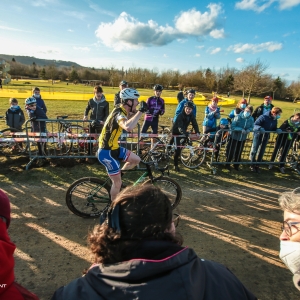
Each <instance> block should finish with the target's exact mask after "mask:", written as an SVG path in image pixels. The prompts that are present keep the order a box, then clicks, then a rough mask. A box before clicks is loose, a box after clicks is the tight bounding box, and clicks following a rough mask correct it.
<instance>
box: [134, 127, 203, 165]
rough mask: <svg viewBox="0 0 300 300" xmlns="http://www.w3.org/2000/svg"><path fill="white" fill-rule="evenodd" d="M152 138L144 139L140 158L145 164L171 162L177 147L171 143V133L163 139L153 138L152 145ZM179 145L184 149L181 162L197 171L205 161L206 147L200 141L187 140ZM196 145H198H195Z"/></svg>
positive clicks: (162, 137) (163, 136)
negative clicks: (149, 162)
mask: <svg viewBox="0 0 300 300" xmlns="http://www.w3.org/2000/svg"><path fill="white" fill-rule="evenodd" d="M149 139H150V138H142V139H141V141H140V143H141V142H142V143H144V146H142V147H140V157H141V160H142V161H143V162H148V161H154V162H156V163H157V164H158V163H159V162H160V161H169V159H170V158H171V157H172V156H173V155H174V153H175V151H176V148H177V145H175V144H169V143H170V140H171V139H170V133H169V134H163V135H162V136H161V137H155V138H152V139H153V140H154V141H153V142H152V143H150V141H149ZM183 140H184V141H182V142H181V144H180V145H179V146H180V147H182V150H181V155H180V160H181V162H182V164H183V165H184V166H185V167H187V168H189V169H195V168H197V167H199V166H200V165H201V164H202V163H203V161H204V159H205V147H204V146H203V144H202V143H201V142H200V141H193V140H191V139H185V138H183ZM195 143H196V144H195Z"/></svg>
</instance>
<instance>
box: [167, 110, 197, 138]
mask: <svg viewBox="0 0 300 300" xmlns="http://www.w3.org/2000/svg"><path fill="white" fill-rule="evenodd" d="M190 123H192V126H193V128H194V130H195V132H196V133H200V131H199V126H198V123H197V121H196V118H195V116H194V114H193V112H192V113H191V114H189V115H187V114H186V113H185V110H184V108H183V110H182V112H181V113H180V114H179V115H178V116H177V118H176V121H175V123H174V125H173V127H172V133H173V134H175V135H187V134H188V133H187V128H188V126H189V124H190Z"/></svg>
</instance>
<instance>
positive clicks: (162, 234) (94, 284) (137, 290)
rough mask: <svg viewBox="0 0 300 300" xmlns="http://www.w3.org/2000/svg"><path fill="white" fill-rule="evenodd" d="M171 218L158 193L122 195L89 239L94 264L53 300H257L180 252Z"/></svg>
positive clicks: (217, 270)
mask: <svg viewBox="0 0 300 300" xmlns="http://www.w3.org/2000/svg"><path fill="white" fill-rule="evenodd" d="M172 216H173V212H172V207H171V202H170V201H169V199H168V197H167V196H166V194H164V193H163V192H162V191H161V190H160V189H159V188H157V187H155V186H153V185H150V184H145V185H142V186H136V187H128V188H127V189H125V190H123V191H122V192H121V193H119V194H118V196H117V198H116V199H115V200H114V201H113V202H112V204H111V206H110V207H109V209H108V210H107V211H106V213H105V214H104V218H102V224H101V225H96V226H95V227H94V229H93V230H92V232H91V233H90V234H89V237H88V241H89V245H90V249H91V252H92V253H93V256H94V264H93V265H92V266H91V267H90V268H89V270H88V271H87V273H86V274H85V276H84V277H81V278H78V279H75V280H74V281H72V282H71V283H69V284H68V285H66V286H64V287H61V288H59V289H58V290H57V291H56V292H55V293H54V295H53V297H52V300H60V299H64V300H68V299H70V300H71V299H72V300H76V299H114V300H118V299H122V300H124V299H125V300H126V299H143V300H148V299H149V300H150V299H151V300H153V299H172V300H182V299H189V300H193V299H197V300H198V299H203V300H208V299H211V300H212V299H239V300H244V299H257V298H256V297H255V296H254V295H253V294H252V293H251V292H249V291H248V290H247V289H246V288H245V287H244V286H243V284H242V283H241V282H240V281H239V280H238V279H237V278H236V277H235V276H234V275H233V274H232V273H231V272H230V271H229V270H228V269H227V268H226V267H224V266H223V265H220V264H218V263H215V262H212V261H208V260H204V259H200V258H199V257H198V256H197V254H196V253H195V252H194V250H193V249H190V248H188V247H183V246H182V238H181V236H180V235H179V234H177V233H176V230H175V222H174V219H173V218H172Z"/></svg>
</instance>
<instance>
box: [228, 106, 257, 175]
mask: <svg viewBox="0 0 300 300" xmlns="http://www.w3.org/2000/svg"><path fill="white" fill-rule="evenodd" d="M252 113H253V106H251V105H248V106H247V107H246V108H245V110H244V111H243V112H240V113H239V114H238V115H236V116H235V118H234V119H233V121H232V124H231V136H230V139H229V141H228V144H227V148H226V157H227V159H226V161H227V162H231V161H232V159H233V161H234V162H240V161H241V156H242V152H243V149H244V146H245V142H246V138H247V135H248V134H249V133H250V132H251V131H253V127H254V119H253V117H252V116H251V114H252ZM239 166H240V165H239V164H234V165H233V167H234V169H235V170H236V171H238V170H239ZM226 167H227V169H229V170H230V169H231V168H230V165H229V164H227V165H226Z"/></svg>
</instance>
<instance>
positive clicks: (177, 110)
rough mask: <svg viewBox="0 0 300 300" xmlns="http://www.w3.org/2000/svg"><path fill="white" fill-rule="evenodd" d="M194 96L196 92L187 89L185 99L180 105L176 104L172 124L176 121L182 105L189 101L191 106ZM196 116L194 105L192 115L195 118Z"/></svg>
mask: <svg viewBox="0 0 300 300" xmlns="http://www.w3.org/2000/svg"><path fill="white" fill-rule="evenodd" d="M195 94H196V91H195V90H193V89H189V90H187V97H186V98H185V99H183V100H182V101H181V102H180V103H178V105H177V108H176V110H175V116H174V118H173V122H175V121H176V118H177V116H178V115H179V114H180V113H181V112H182V111H183V108H184V105H185V103H186V102H187V101H191V102H192V103H193V104H194V102H193V100H194V98H195ZM196 114H197V109H196V105H194V109H193V115H194V117H195V118H196Z"/></svg>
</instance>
